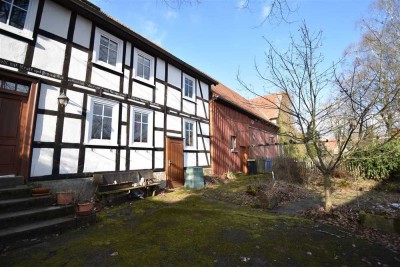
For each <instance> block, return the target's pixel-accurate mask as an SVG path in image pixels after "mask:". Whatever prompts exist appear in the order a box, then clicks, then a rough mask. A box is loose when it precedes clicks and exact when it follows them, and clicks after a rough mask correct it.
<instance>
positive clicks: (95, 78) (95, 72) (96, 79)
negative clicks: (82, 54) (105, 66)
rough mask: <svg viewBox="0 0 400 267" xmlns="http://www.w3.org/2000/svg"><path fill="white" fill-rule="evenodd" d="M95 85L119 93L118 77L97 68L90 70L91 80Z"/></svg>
mask: <svg viewBox="0 0 400 267" xmlns="http://www.w3.org/2000/svg"><path fill="white" fill-rule="evenodd" d="M91 82H92V83H93V84H95V85H98V86H102V87H106V88H108V89H111V90H114V91H117V92H119V76H117V75H115V74H112V73H110V72H108V71H104V70H101V69H98V68H95V67H93V68H92V80H91Z"/></svg>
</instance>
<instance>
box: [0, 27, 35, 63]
mask: <svg viewBox="0 0 400 267" xmlns="http://www.w3.org/2000/svg"><path fill="white" fill-rule="evenodd" d="M0 47H1V49H0V58H4V59H7V60H10V61H14V62H17V63H21V64H22V63H24V61H25V56H26V49H27V48H28V43H26V42H22V41H18V40H17V39H14V38H11V37H8V36H6V35H3V34H1V35H0Z"/></svg>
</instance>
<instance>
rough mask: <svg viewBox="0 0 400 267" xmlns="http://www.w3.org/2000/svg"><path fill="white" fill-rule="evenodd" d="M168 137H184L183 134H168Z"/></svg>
mask: <svg viewBox="0 0 400 267" xmlns="http://www.w3.org/2000/svg"><path fill="white" fill-rule="evenodd" d="M166 135H167V136H171V137H182V134H178V133H170V132H167V133H166Z"/></svg>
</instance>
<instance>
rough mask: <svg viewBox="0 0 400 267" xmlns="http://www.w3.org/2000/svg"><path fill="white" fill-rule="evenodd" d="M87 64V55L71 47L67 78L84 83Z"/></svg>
mask: <svg viewBox="0 0 400 267" xmlns="http://www.w3.org/2000/svg"><path fill="white" fill-rule="evenodd" d="M87 62H88V53H86V52H84V51H82V50H79V49H76V48H73V47H72V49H71V61H70V64H69V70H68V77H71V78H73V79H77V80H80V81H85V79H86V70H87Z"/></svg>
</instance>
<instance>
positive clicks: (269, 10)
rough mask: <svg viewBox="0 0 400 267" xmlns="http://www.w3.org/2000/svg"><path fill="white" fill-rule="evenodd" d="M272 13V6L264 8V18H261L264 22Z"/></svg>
mask: <svg viewBox="0 0 400 267" xmlns="http://www.w3.org/2000/svg"><path fill="white" fill-rule="evenodd" d="M270 13H271V6H269V5H266V6H264V7H263V8H262V13H261V16H262V17H261V18H262V19H263V20H264V19H266V18H267V17H268V16H269V14H270Z"/></svg>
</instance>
